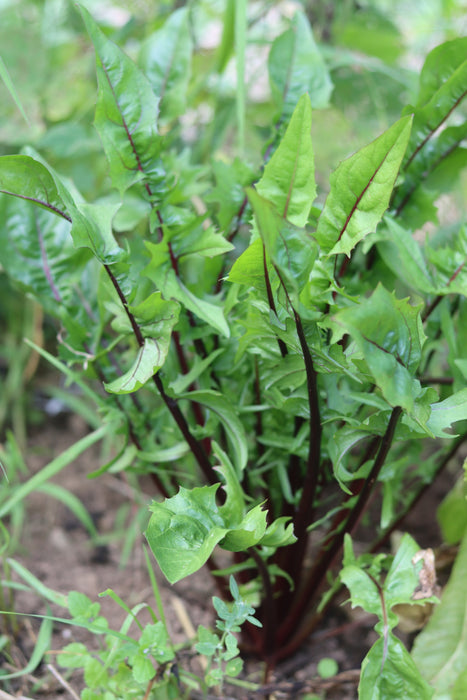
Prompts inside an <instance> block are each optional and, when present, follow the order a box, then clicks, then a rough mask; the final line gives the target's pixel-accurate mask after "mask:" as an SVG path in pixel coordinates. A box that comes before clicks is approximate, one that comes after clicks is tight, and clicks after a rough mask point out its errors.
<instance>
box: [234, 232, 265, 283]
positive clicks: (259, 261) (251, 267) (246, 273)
mask: <svg viewBox="0 0 467 700" xmlns="http://www.w3.org/2000/svg"><path fill="white" fill-rule="evenodd" d="M229 282H237V284H246V285H248V286H250V287H255V289H259V290H261V291H265V290H266V283H265V281H264V249H263V241H262V240H261V238H257V239H256V240H255V241H253V243H252V244H251V245H249V246H248V248H247V249H246V250H244V251H243V253H242V254H241V255H240V256H239V257H238V258H237V259H236V261H235V262H234V264H233V265H232V268H231V270H230V272H229Z"/></svg>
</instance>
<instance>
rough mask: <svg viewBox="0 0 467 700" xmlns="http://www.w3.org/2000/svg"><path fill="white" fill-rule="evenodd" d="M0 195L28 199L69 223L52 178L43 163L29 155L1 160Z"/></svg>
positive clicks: (65, 208)
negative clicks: (0, 193) (1, 193)
mask: <svg viewBox="0 0 467 700" xmlns="http://www.w3.org/2000/svg"><path fill="white" fill-rule="evenodd" d="M0 192H3V193H4V194H9V195H13V196H14V197H19V198H20V199H27V200H29V201H30V202H33V203H34V204H37V205H39V206H40V207H44V209H48V210H49V211H51V212H53V213H54V214H57V215H58V216H61V217H62V218H63V219H66V221H69V222H70V223H71V216H70V214H69V212H68V210H67V207H66V204H65V202H64V201H63V199H62V198H61V196H60V194H59V192H58V189H57V185H56V183H55V180H54V178H53V177H52V175H51V174H50V172H49V171H48V170H47V168H46V167H45V166H44V165H42V163H39V162H38V161H36V160H34V159H33V158H30V157H29V156H1V157H0Z"/></svg>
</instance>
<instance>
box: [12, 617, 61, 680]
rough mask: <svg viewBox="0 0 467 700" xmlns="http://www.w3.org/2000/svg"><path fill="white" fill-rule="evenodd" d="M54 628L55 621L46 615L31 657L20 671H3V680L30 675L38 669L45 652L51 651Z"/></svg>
mask: <svg viewBox="0 0 467 700" xmlns="http://www.w3.org/2000/svg"><path fill="white" fill-rule="evenodd" d="M52 629H53V622H52V620H51V619H50V618H48V617H44V619H43V620H42V622H41V626H40V629H39V633H38V634H37V637H36V639H35V646H34V650H33V652H32V654H31V658H30V659H29V661H28V662H27V664H26V665H25V666H24V668H22V669H21V670H20V671H13V672H12V673H2V682H4V681H7V680H10V679H11V678H20V677H21V676H28V675H30V674H32V673H34V671H35V670H36V668H37V667H38V666H39V664H40V663H41V662H42V661H43V659H44V656H45V654H46V653H47V652H48V651H49V649H50V645H51V642H52Z"/></svg>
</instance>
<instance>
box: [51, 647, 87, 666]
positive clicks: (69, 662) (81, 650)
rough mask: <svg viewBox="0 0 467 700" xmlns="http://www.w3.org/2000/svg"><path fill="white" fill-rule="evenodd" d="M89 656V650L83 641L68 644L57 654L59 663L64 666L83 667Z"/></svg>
mask: <svg viewBox="0 0 467 700" xmlns="http://www.w3.org/2000/svg"><path fill="white" fill-rule="evenodd" d="M88 658H89V652H88V650H87V648H86V646H85V645H84V644H81V642H72V643H71V644H67V645H66V646H65V647H63V649H62V650H61V652H60V654H58V656H57V663H58V665H59V666H61V667H62V668H83V667H84V666H85V664H86V661H87V659H88Z"/></svg>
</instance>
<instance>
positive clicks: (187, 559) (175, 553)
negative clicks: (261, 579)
mask: <svg viewBox="0 0 467 700" xmlns="http://www.w3.org/2000/svg"><path fill="white" fill-rule="evenodd" d="M218 487H219V485H218V484H214V485H212V486H203V487H196V488H194V489H191V490H190V491H188V490H187V489H185V488H183V487H180V490H179V492H178V493H177V494H176V495H175V496H172V498H167V499H165V501H163V502H162V503H158V502H156V501H153V502H152V504H151V511H152V515H151V518H150V520H149V524H148V527H147V529H146V532H145V535H146V538H147V540H148V543H149V546H150V548H151V550H152V552H153V554H154V556H155V558H156V560H157V563H158V564H159V566H160V568H161V571H162V573H163V574H164V576H165V577H166V578H167V580H168V581H169V582H170V583H176V582H177V581H180V580H181V579H182V578H184V577H185V576H189V575H190V574H192V573H194V572H195V571H198V569H200V568H201V567H202V566H203V564H205V563H206V561H207V560H208V559H209V557H210V556H211V554H212V552H213V550H214V548H215V546H216V545H217V544H219V545H220V546H221V547H222V548H224V549H227V550H229V551H233V552H239V551H244V550H247V549H248V548H249V547H253V546H255V545H258V544H261V543H262V538H263V536H265V533H266V529H267V520H266V518H267V513H266V511H265V510H263V507H262V504H259V505H257V506H255V507H254V508H252V509H251V510H250V511H248V512H247V513H246V514H243V513H240V512H239V509H238V508H234V507H231V505H230V504H229V499H230V498H236V494H235V493H234V492H233V491H232V490H231V489H226V493H227V501H226V503H225V504H224V505H223V506H218V505H217V503H216V491H217V489H218ZM237 503H238V498H237ZM280 520H282V519H280ZM283 524H284V523H283V522H280V523H279V528H278V530H280V528H281V527H282V526H283ZM287 535H288V537H287V538H286V537H283V538H281V542H282V541H284V542H286V541H287V539H288V540H289V541H291V536H290V531H289V532H287ZM267 537H268V535H267V533H266V538H267ZM251 612H253V610H251ZM248 614H250V613H248Z"/></svg>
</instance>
